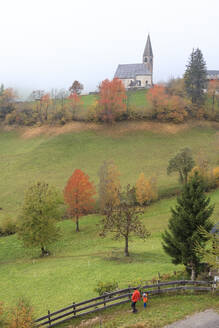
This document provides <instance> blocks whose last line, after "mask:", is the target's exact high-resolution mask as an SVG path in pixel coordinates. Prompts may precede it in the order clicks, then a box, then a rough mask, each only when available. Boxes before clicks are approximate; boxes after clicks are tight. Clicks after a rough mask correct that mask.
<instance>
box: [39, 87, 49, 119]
mask: <svg viewBox="0 0 219 328" xmlns="http://www.w3.org/2000/svg"><path fill="white" fill-rule="evenodd" d="M50 104H51V98H50V94H49V93H45V94H44V95H43V96H42V97H41V98H40V105H41V106H40V109H41V117H42V121H47V120H48V110H49V106H50Z"/></svg>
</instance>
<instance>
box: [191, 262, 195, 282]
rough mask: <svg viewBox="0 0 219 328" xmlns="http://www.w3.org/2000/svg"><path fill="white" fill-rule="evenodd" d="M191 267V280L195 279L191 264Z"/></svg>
mask: <svg viewBox="0 0 219 328" xmlns="http://www.w3.org/2000/svg"><path fill="white" fill-rule="evenodd" d="M191 269H192V271H191V280H195V269H194V265H193V264H192V265H191Z"/></svg>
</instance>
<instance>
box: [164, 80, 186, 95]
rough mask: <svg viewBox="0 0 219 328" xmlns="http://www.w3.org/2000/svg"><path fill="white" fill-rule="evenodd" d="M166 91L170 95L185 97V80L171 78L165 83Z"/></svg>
mask: <svg viewBox="0 0 219 328" xmlns="http://www.w3.org/2000/svg"><path fill="white" fill-rule="evenodd" d="M166 91H167V93H168V94H169V95H170V96H179V97H182V98H185V97H186V92H185V81H184V79H183V78H179V77H178V78H171V79H170V80H169V81H168V82H167V85H166Z"/></svg>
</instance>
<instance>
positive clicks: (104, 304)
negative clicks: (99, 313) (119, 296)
mask: <svg viewBox="0 0 219 328" xmlns="http://www.w3.org/2000/svg"><path fill="white" fill-rule="evenodd" d="M103 302H104V303H103V306H104V307H106V300H105V295H103Z"/></svg>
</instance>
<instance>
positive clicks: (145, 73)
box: [114, 35, 153, 89]
mask: <svg viewBox="0 0 219 328" xmlns="http://www.w3.org/2000/svg"><path fill="white" fill-rule="evenodd" d="M114 77H116V78H118V79H120V80H122V82H123V84H124V86H125V88H126V89H131V88H149V87H152V85H153V52H152V47H151V40H150V36H149V35H148V38H147V42H146V46H145V49H144V53H143V61H142V63H140V64H123V65H118V67H117V70H116V73H115V75H114Z"/></svg>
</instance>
